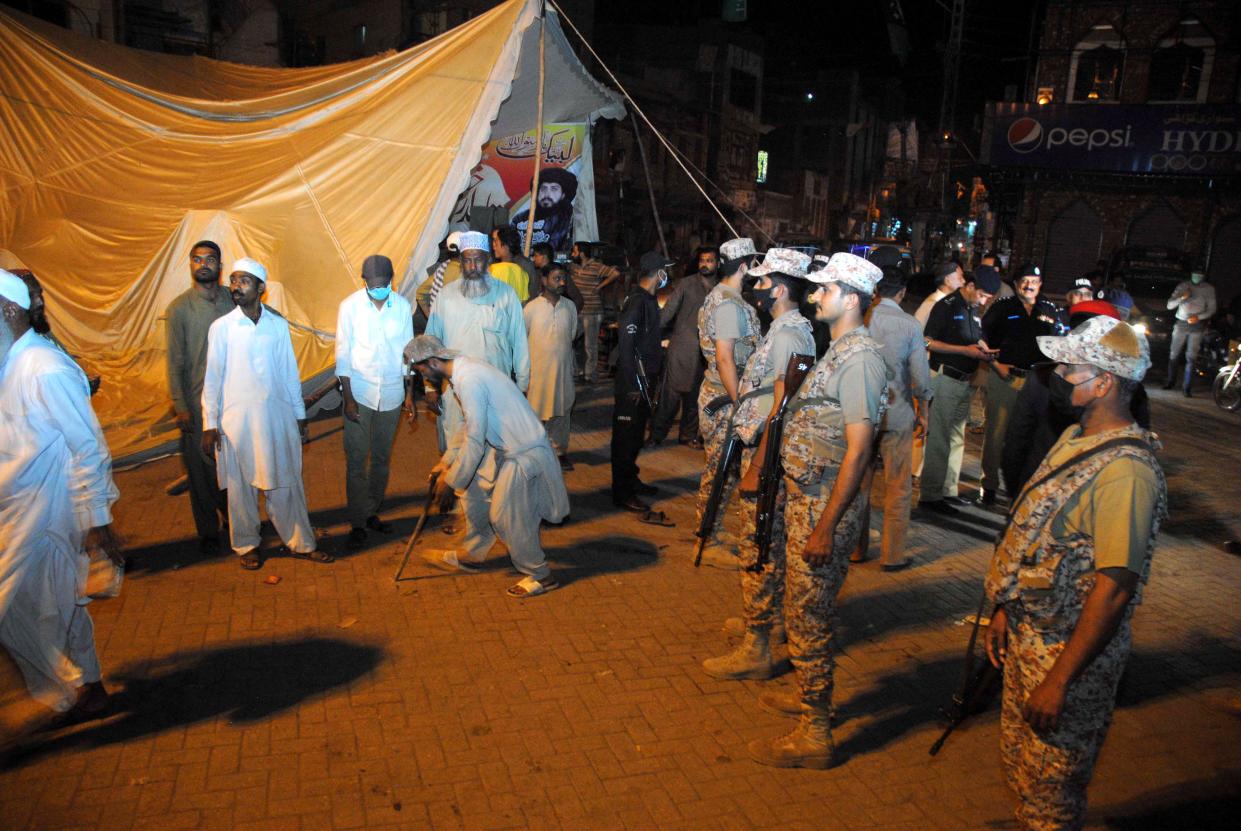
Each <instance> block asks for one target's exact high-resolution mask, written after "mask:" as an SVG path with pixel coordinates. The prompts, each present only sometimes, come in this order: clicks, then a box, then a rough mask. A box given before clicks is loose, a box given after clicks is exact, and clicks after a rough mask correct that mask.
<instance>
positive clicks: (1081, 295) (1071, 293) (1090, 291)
mask: <svg viewBox="0 0 1241 831" xmlns="http://www.w3.org/2000/svg"><path fill="white" fill-rule="evenodd" d="M1093 299H1094V283H1092V282H1091V281H1090V278H1089V277H1078V278H1077V279H1076V280H1074V281H1073V288H1071V289H1069V290H1068V291H1067V292H1065V294H1064V307H1065V308H1066V309H1071V308H1073V307H1074V306H1076V305H1077V304H1078V303H1085V302H1086V301H1088V300H1093Z"/></svg>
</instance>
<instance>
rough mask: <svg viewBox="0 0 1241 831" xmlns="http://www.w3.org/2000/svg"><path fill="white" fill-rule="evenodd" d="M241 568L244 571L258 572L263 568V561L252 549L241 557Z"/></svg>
mask: <svg viewBox="0 0 1241 831" xmlns="http://www.w3.org/2000/svg"><path fill="white" fill-rule="evenodd" d="M241 567H242V568H244V569H245V570H246V571H258V570H259V569H260V568H262V567H263V561H262V560H261V559H260V558H259V552H258V551H256V550H254V549H253V548H252V549H250V550H249V551H247V552H246V553H245V554H242V555H241Z"/></svg>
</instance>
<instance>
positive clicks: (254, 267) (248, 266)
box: [229, 257, 267, 283]
mask: <svg viewBox="0 0 1241 831" xmlns="http://www.w3.org/2000/svg"><path fill="white" fill-rule="evenodd" d="M234 271H244V272H245V273H246V274H249V275H250V276H252V277H254V278H255V279H257V280H261V281H263V282H264V283H266V282H267V269H265V268H263V264H262V263H260V262H259V261H258V260H255V259H252V258H250V257H242V258H241V259H240V260H237V261H236V262H235V263H233V271H230V272H229V274H232V273H233V272H234Z"/></svg>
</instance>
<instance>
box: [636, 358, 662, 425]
mask: <svg viewBox="0 0 1241 831" xmlns="http://www.w3.org/2000/svg"><path fill="white" fill-rule="evenodd" d="M633 359H634V361H635V365H636V366H637V368H638V378H637V380H638V392H640V393H642V400H643V401H645V402H646V406H647V409H649V410H650V411H651V414H652V415H654V413H655V404H656V403H657V401H656V396H655V391H654V390H653V389H652V388H651V381H650V379H649V378H648V377H647V375H646V362H645V361H643V360H642V353H641V352H639V351H638V347H636V346H635V347H634V348H633Z"/></svg>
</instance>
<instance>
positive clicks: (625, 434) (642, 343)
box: [612, 251, 668, 513]
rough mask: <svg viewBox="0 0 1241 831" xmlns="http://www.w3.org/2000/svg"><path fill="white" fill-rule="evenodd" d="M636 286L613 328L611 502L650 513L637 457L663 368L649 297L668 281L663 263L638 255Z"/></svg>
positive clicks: (653, 306) (654, 308) (652, 254)
mask: <svg viewBox="0 0 1241 831" xmlns="http://www.w3.org/2000/svg"><path fill="white" fill-rule="evenodd" d="M639 268H640V269H641V274H640V275H639V276H638V285H636V286H635V287H634V289H633V291H632V292H631V293H630V294H629V296H628V297H626V298H625V302H624V303H623V304H621V310H620V319H619V321H618V324H617V331H618V333H619V344H618V345H617V354H618V357H617V360H616V381H615V395H616V404H615V407H614V409H613V411H612V503H613V504H615V505H617V506H618V507H621V508H624V509H625V510H627V511H633V512H635V513H645V512H647V511H648V510H649V509H650V506H648V505H647V504H646V503H645V502H644V501H642V500H641V499H639V498H638V497H639V495H650V494H652V493H655V488H654V487H653V486H651V485H647V484H644V483H643V482H641V481H639V479H638V465H637V459H638V452H639V451H640V450H641V449H642V443H643V440H644V438H645V436H646V422H647V420H648V419H649V418H650V416H651V401H650V398H649V396H650V395H651V394H652V389H651V386H650V385H651V384H652V383H653V381H654V379H656V378H658V377H659V370H660V368H661V365H662V364H663V350H662V349H661V348H660V320H659V302H658V301H657V300H656V299H655V293H656V292H657V291H659V290H660V289H661V288H663V287H664V286H665V285H666V284H667V282H668V270H667V268H668V263H667V260H666V259H665V258H664V257H662V256H660V255H659V254H658V253H656V252H654V251H648V252H646V253H645V254H643V255H642V259H641V260H640V261H639Z"/></svg>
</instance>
